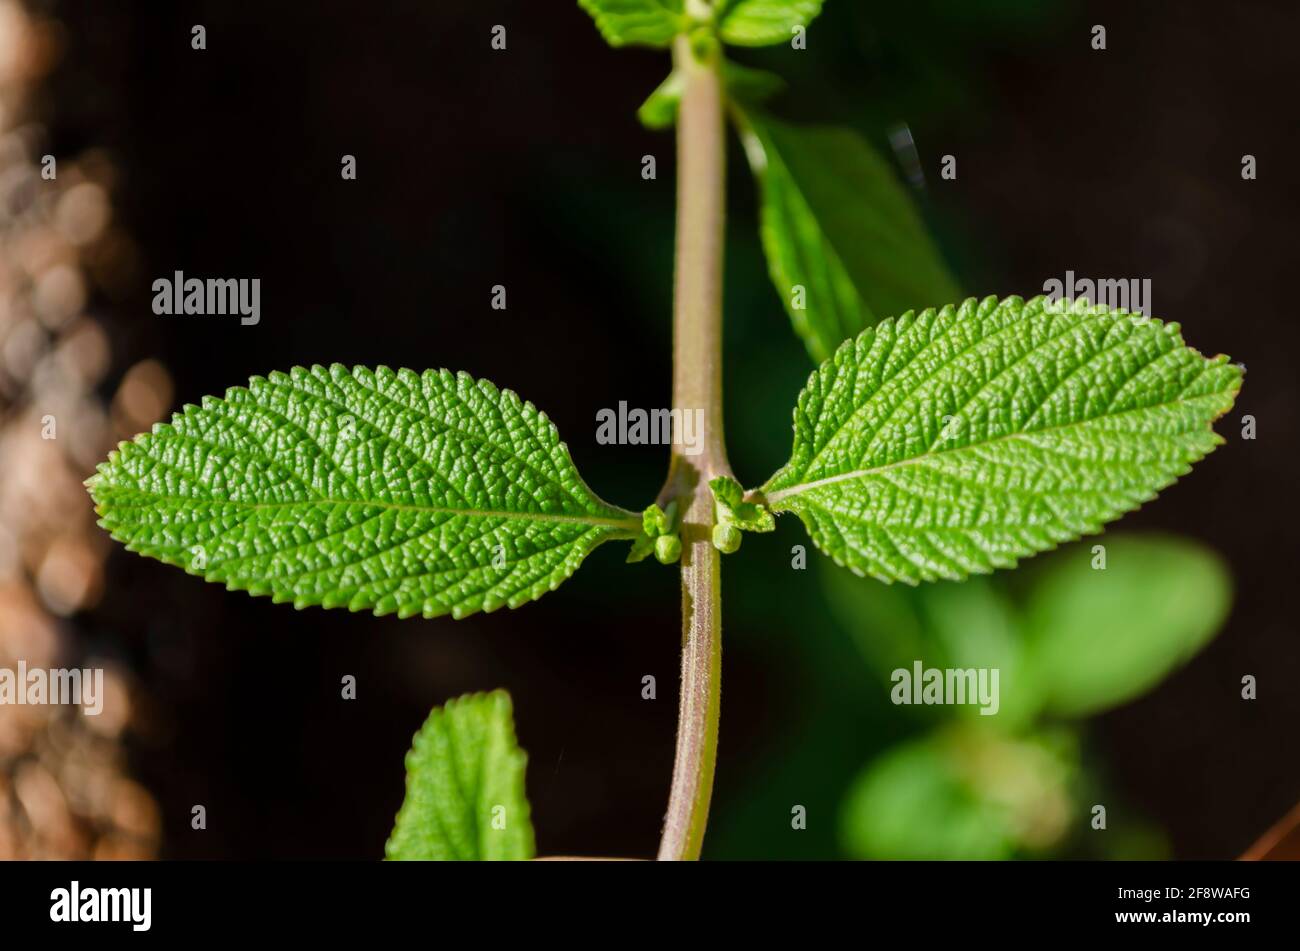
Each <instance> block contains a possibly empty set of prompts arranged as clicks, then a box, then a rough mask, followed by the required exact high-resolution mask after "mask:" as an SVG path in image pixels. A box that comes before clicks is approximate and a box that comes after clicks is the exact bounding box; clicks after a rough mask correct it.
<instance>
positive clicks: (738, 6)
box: [718, 0, 822, 46]
mask: <svg viewBox="0 0 1300 951" xmlns="http://www.w3.org/2000/svg"><path fill="white" fill-rule="evenodd" d="M821 12H822V0H731V2H730V3H728V4H726V7H725V9H723V11H722V13H721V14H719V16H718V34H719V35H720V36H721V37H722V39H723V40H724V41H726V42H727V43H730V44H732V45H733V46H770V45H772V44H773V43H786V42H789V41H790V39H791V38H792V37H793V35H794V28H795V27H797V26H807V25H808V24H809V23H811V22H812V21H813V19H814V18H815V17H816V16H817V14H819V13H821Z"/></svg>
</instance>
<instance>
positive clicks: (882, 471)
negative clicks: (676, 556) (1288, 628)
mask: <svg viewBox="0 0 1300 951" xmlns="http://www.w3.org/2000/svg"><path fill="white" fill-rule="evenodd" d="M1240 386H1241V370H1240V368H1239V367H1237V366H1234V365H1231V364H1229V363H1228V358H1227V357H1224V356H1218V357H1214V358H1213V359H1206V358H1205V357H1202V356H1201V355H1200V354H1199V353H1197V352H1196V351H1195V350H1192V349H1190V348H1189V347H1187V346H1185V345H1184V344H1183V340H1182V337H1181V336H1179V332H1178V325H1177V324H1165V323H1161V322H1160V321H1158V320H1151V319H1149V318H1145V317H1139V316H1133V315H1129V314H1126V313H1124V312H1122V311H1119V312H1112V311H1108V310H1106V309H1105V308H1100V307H1090V306H1087V305H1086V302H1080V303H1078V304H1074V305H1069V306H1062V307H1054V306H1053V305H1051V304H1050V303H1048V302H1047V300H1046V299H1045V298H1042V297H1038V298H1035V299H1034V300H1032V301H1029V302H1028V303H1025V302H1024V301H1022V300H1021V299H1020V298H1018V297H1009V298H1007V299H1005V300H1003V301H998V300H996V299H994V298H991V297H990V298H986V299H985V300H983V301H975V300H973V299H972V300H967V301H966V302H965V303H963V304H961V305H960V307H954V306H951V305H949V306H947V307H944V308H943V309H942V310H940V311H935V310H926V311H923V312H921V313H919V314H913V313H907V314H904V315H903V316H902V317H900V318H898V319H896V320H892V319H891V320H885V321H882V322H881V323H880V324H879V325H878V326H877V327H875V328H873V329H870V330H866V331H864V332H863V333H862V334H861V335H860V336H858V337H857V338H856V339H855V340H851V341H848V342H846V343H845V344H844V345H843V346H842V347H840V349H839V350H837V351H836V353H835V356H834V357H833V358H832V359H831V360H828V361H826V362H825V363H823V364H822V365H821V366H820V367H819V368H818V369H817V370H816V372H814V373H813V374H812V376H811V377H810V378H809V380H808V384H807V386H806V387H805V388H804V390H803V392H802V393H801V394H800V395H799V401H798V405H797V407H796V408H795V413H794V448H793V450H792V455H791V459H790V461H789V462H788V463H787V464H786V465H785V467H784V468H782V469H781V470H780V471H779V472H777V473H776V474H775V475H774V476H773V477H772V478H771V479H770V480H768V482H767V484H766V485H764V486H763V488H762V489H761V490H760V494H761V496H762V497H763V499H764V500H765V501H766V502H767V503H768V504H769V506H770V507H771V508H772V510H773V511H774V512H783V511H788V512H795V513H796V514H797V515H799V517H800V518H801V519H802V520H803V522H804V524H805V525H806V526H807V528H808V531H809V534H810V535H811V536H812V538H813V541H814V542H815V543H816V544H817V545H818V547H820V548H821V549H822V550H823V551H825V552H826V553H827V554H829V555H830V556H831V557H832V558H833V559H834V560H835V561H836V563H837V564H840V565H844V566H847V567H849V568H851V569H852V570H853V571H854V572H856V573H857V574H867V575H871V576H873V577H875V578H878V579H880V580H882V581H887V582H888V581H906V582H908V583H912V584H915V583H917V582H919V581H931V580H934V579H937V578H950V579H954V580H960V579H962V578H965V577H966V576H967V575H969V574H972V573H985V572H989V571H991V570H993V569H994V568H1007V567H1011V566H1013V565H1014V564H1015V563H1016V561H1017V560H1018V559H1020V558H1023V557H1026V556H1028V555H1032V554H1034V553H1036V552H1040V551H1044V550H1046V549H1049V548H1053V547H1055V546H1056V545H1058V544H1060V543H1061V542H1064V541H1068V540H1070V539H1073V538H1077V537H1078V536H1080V535H1083V534H1087V533H1091V532H1096V531H1097V530H1099V529H1100V528H1101V526H1102V525H1103V524H1105V523H1106V522H1108V521H1110V520H1111V519H1113V518H1115V517H1117V516H1118V515H1120V514H1122V513H1123V512H1127V511H1130V510H1132V509H1135V508H1137V507H1138V506H1139V505H1141V504H1142V503H1143V502H1146V501H1148V500H1150V499H1151V498H1153V497H1154V496H1155V494H1156V492H1157V491H1158V490H1160V489H1162V488H1164V487H1165V486H1167V485H1169V484H1170V483H1172V482H1173V481H1175V479H1177V478H1178V477H1179V476H1180V475H1183V474H1184V473H1186V472H1187V471H1188V470H1189V468H1190V467H1191V464H1192V463H1193V462H1196V461H1197V460H1199V459H1200V458H1202V457H1203V456H1205V455H1206V454H1207V453H1209V452H1210V451H1211V450H1212V449H1214V447H1215V446H1217V445H1218V444H1219V443H1221V442H1222V440H1221V439H1220V437H1219V436H1217V435H1216V434H1215V433H1214V431H1213V430H1212V429H1211V426H1210V424H1211V423H1212V422H1213V421H1214V420H1215V419H1217V418H1218V417H1219V416H1221V415H1223V414H1224V413H1225V412H1227V410H1228V408H1229V407H1230V406H1231V405H1232V401H1233V399H1234V398H1235V396H1236V394H1237V391H1238V389H1239V388H1240Z"/></svg>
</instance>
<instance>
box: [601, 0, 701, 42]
mask: <svg viewBox="0 0 1300 951" xmlns="http://www.w3.org/2000/svg"><path fill="white" fill-rule="evenodd" d="M578 6H580V7H582V9H584V10H586V11H587V12H588V13H589V14H591V17H592V19H593V20H595V21H596V29H598V30H600V35H601V36H603V37H604V38H605V42H606V43H608V44H609V45H610V46H668V45H669V44H670V43H672V41H673V37H675V36H676V35H677V34H678V33H683V32H685V31H686V29H687V28H688V27H689V26H690V22H691V21H690V18H689V17H687V16H686V14H685V13H684V12H683V10H682V0H578Z"/></svg>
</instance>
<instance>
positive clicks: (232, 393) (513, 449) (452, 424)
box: [87, 365, 640, 618]
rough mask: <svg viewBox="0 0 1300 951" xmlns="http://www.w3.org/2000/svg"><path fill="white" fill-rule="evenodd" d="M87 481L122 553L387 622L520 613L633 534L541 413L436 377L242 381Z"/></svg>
mask: <svg viewBox="0 0 1300 951" xmlns="http://www.w3.org/2000/svg"><path fill="white" fill-rule="evenodd" d="M87 485H88V486H89V488H90V493H91V495H92V496H93V498H94V500H95V505H96V511H98V512H99V514H100V516H101V517H102V518H101V521H100V525H102V526H103V527H104V528H106V529H107V530H108V531H109V532H111V533H112V535H113V537H114V538H115V539H117V540H118V541H120V542H123V543H125V544H126V546H127V548H128V549H129V550H130V551H135V552H139V553H140V554H143V555H147V556H149V557H151V558H156V559H158V560H159V561H163V562H166V563H167V564H171V565H177V566H179V567H182V568H185V569H186V570H187V571H189V572H190V573H191V574H197V575H200V576H202V577H203V578H206V579H207V580H209V581H219V582H224V583H225V584H226V586H227V587H228V588H230V589H234V590H240V591H248V592H249V593H251V594H255V595H271V597H272V598H273V599H274V600H275V601H276V602H277V603H279V602H284V601H292V602H293V604H294V606H295V607H298V608H302V607H305V606H307V605H322V606H324V607H343V606H346V607H347V608H348V609H349V610H352V611H358V610H362V609H372V610H373V611H374V612H375V614H390V613H397V614H398V615H399V616H401V617H409V616H411V615H415V614H423V615H424V616H425V617H435V616H437V615H440V614H448V613H449V614H451V615H453V616H454V617H458V618H459V617H464V616H466V615H468V614H473V613H474V612H475V611H479V610H484V611H493V610H496V609H497V608H499V607H502V606H503V605H508V606H510V607H518V606H519V605H521V604H523V603H525V602H527V601H532V600H534V599H536V598H538V597H540V596H541V595H543V594H545V593H546V592H547V591H551V590H553V589H554V588H556V587H557V586H558V585H559V584H560V582H562V581H563V580H564V579H565V578H567V577H569V575H571V574H573V572H574V571H575V570H576V569H577V567H578V565H579V564H580V563H581V562H582V560H583V558H585V557H586V555H587V554H588V553H589V552H591V550H592V549H594V548H595V547H596V546H597V545H599V544H601V543H602V542H605V541H609V540H611V539H614V538H633V537H635V535H636V533H637V531H638V530H639V527H640V518H639V517H638V516H636V515H635V514H634V513H631V512H627V511H624V510H622V509H619V508H616V507H614V506H611V505H607V504H606V503H604V502H602V501H601V500H600V499H598V498H597V497H596V496H595V495H594V494H593V493H592V491H591V490H590V489H589V488H587V485H586V484H585V483H584V482H583V481H582V479H581V477H580V476H579V475H578V473H577V470H576V469H575V468H574V466H573V462H572V460H571V459H570V458H569V451H568V449H567V448H566V447H565V445H564V443H562V442H561V441H560V437H559V434H558V433H556V431H555V427H554V425H552V424H551V422H550V420H548V419H547V418H546V415H545V414H543V413H541V412H539V411H538V410H537V408H536V407H534V406H533V405H532V404H531V403H525V402H523V401H522V400H520V399H519V397H518V396H516V395H515V394H514V393H512V392H510V391H509V390H499V389H497V388H496V387H495V386H493V385H492V384H491V383H489V382H487V381H485V380H477V381H476V380H474V379H473V378H472V377H470V376H469V375H468V374H465V373H460V374H453V373H451V372H450V371H447V370H438V371H435V370H430V371H428V372H426V373H424V374H422V375H421V374H417V373H413V372H411V371H410V370H399V371H397V372H394V371H392V370H389V369H388V368H386V367H380V368H379V369H377V370H369V369H366V368H364V367H357V368H355V369H351V370H349V369H347V368H346V367H342V366H338V365H335V366H332V367H330V368H329V369H326V368H324V367H319V366H318V367H313V368H312V369H310V370H305V369H301V368H299V369H294V370H292V371H291V372H290V373H287V374H285V373H272V374H271V375H270V377H269V378H267V379H263V378H261V377H255V378H253V380H252V381H251V382H250V383H249V385H248V388H247V389H245V388H243V387H234V388H232V389H230V390H228V391H227V393H226V396H225V398H224V399H216V398H213V397H207V398H205V399H204V400H203V405H202V406H201V407H200V406H187V407H185V410H184V411H183V412H182V413H178V414H177V415H176V416H174V417H173V418H172V422H171V423H170V424H169V425H158V426H155V427H154V430H153V432H151V433H145V434H143V435H141V436H138V437H137V438H136V439H135V441H133V442H129V443H123V444H122V445H121V446H120V447H119V448H118V450H117V451H116V452H114V453H113V454H112V455H110V456H109V459H108V461H107V462H105V463H102V464H101V465H100V466H99V471H98V474H97V475H95V476H93V477H92V478H91V479H90V480H89V481H88V483H87Z"/></svg>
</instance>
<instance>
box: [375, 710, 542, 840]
mask: <svg viewBox="0 0 1300 951" xmlns="http://www.w3.org/2000/svg"><path fill="white" fill-rule="evenodd" d="M527 762H528V757H527V756H526V755H525V753H524V751H523V750H521V749H520V748H519V746H518V745H517V744H516V743H515V726H514V719H513V716H512V713H511V705H510V695H509V694H507V693H506V692H505V691H504V690H495V691H493V692H492V693H479V694H470V695H467V696H464V697H460V698H458V699H456V700H452V701H450V702H449V703H448V704H447V705H446V706H445V707H435V708H434V709H433V712H432V713H430V714H429V719H428V720H426V721H425V723H424V726H423V727H421V729H420V732H419V733H417V734H416V735H415V741H414V743H413V744H412V746H411V751H410V752H409V753H408V754H406V799H405V800H404V801H403V802H402V808H401V810H400V811H399V812H398V813H397V822H396V824H395V825H394V827H393V834H392V836H391V837H390V838H389V840H388V845H387V847H386V848H385V850H384V851H385V854H386V856H387V857H388V858H389V859H419V860H438V861H452V860H457V861H465V860H471V861H475V860H476V861H500V860H527V859H531V858H532V857H533V853H534V845H533V826H532V822H531V820H530V818H529V810H528V799H527V797H526V796H525V794H524V767H525V765H526V764H527Z"/></svg>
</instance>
